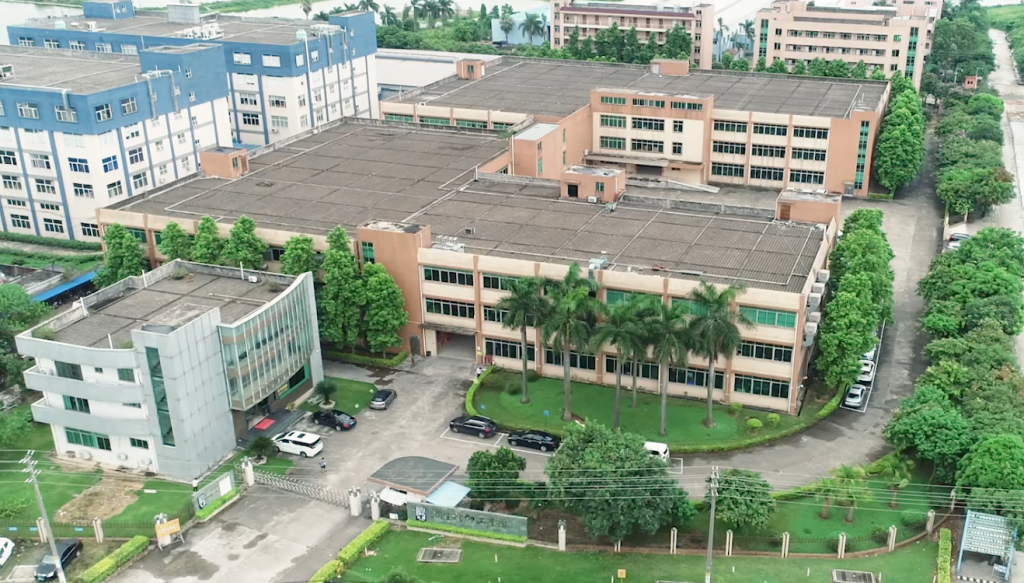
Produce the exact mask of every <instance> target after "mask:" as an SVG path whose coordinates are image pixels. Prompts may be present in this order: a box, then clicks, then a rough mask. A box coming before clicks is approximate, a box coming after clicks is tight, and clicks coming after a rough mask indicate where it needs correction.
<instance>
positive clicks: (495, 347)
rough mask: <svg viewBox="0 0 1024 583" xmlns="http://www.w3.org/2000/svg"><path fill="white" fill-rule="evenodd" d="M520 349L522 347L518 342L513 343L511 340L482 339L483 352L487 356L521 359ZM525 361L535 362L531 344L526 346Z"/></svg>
mask: <svg viewBox="0 0 1024 583" xmlns="http://www.w3.org/2000/svg"><path fill="white" fill-rule="evenodd" d="M522 348H523V345H522V344H520V343H519V342H513V341H511V340H498V339H495V338H484V352H485V353H486V354H487V355H488V356H497V357H500V358H515V359H517V360H518V359H522V357H523V355H522ZM526 360H528V361H531V362H532V361H534V360H536V354H535V351H534V348H533V344H527V345H526Z"/></svg>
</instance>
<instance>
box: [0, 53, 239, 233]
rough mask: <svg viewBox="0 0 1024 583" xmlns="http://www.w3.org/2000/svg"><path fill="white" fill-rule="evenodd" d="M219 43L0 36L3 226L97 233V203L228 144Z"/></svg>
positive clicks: (181, 173)
mask: <svg viewBox="0 0 1024 583" xmlns="http://www.w3.org/2000/svg"><path fill="white" fill-rule="evenodd" d="M221 53H222V47H220V46H218V45H215V44H210V43H202V42H198V41H193V42H192V43H190V44H187V45H182V46H155V45H154V46H153V47H152V48H146V49H143V50H140V51H138V54H137V55H124V54H121V55H114V54H97V53H94V52H93V53H88V52H80V51H72V50H69V49H56V48H54V49H51V50H46V49H42V48H22V47H8V46H4V47H0V228H2V230H4V231H10V232H14V233H25V234H32V235H41V236H47V237H56V238H62V239H75V240H87V241H97V240H99V235H100V231H99V228H98V227H97V221H96V209H97V208H99V207H104V206H107V205H109V204H111V203H114V202H117V201H121V200H124V199H125V198H127V197H131V196H137V195H139V194H141V193H144V192H146V191H148V190H150V189H152V188H155V187H157V186H160V185H162V184H166V183H168V182H171V181H174V180H176V179H178V178H183V177H185V176H188V175H190V174H194V173H195V172H197V171H198V169H199V152H200V151H202V150H204V149H207V148H210V147H215V146H230V145H231V125H230V118H229V113H228V83H227V74H226V71H225V67H224V64H223V61H222V59H220V55H221Z"/></svg>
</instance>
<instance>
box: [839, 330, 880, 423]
mask: <svg viewBox="0 0 1024 583" xmlns="http://www.w3.org/2000/svg"><path fill="white" fill-rule="evenodd" d="M883 330H884V328H879V329H878V330H875V340H876V341H875V345H874V346H872V347H871V350H868V351H867V352H865V353H864V354H862V355H861V356H860V374H858V375H857V383H856V384H854V385H853V386H851V387H850V388H849V389H847V390H846V396H845V397H844V398H843V406H844V407H849V408H850V409H860V408H861V407H863V406H864V404H865V400H866V399H867V398H868V394H869V393H870V392H871V388H870V387H871V383H873V382H874V381H875V373H876V372H877V369H878V351H879V349H880V348H881V343H882V331H883Z"/></svg>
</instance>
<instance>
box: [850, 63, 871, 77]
mask: <svg viewBox="0 0 1024 583" xmlns="http://www.w3.org/2000/svg"><path fill="white" fill-rule="evenodd" d="M850 77H852V78H854V79H867V78H868V65H867V63H865V62H864V59H861V60H859V61H857V64H856V65H854V67H853V69H851V70H850Z"/></svg>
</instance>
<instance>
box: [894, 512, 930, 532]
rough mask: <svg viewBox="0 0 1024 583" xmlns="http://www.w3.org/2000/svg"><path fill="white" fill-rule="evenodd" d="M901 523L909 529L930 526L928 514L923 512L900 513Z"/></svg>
mask: <svg viewBox="0 0 1024 583" xmlns="http://www.w3.org/2000/svg"><path fill="white" fill-rule="evenodd" d="M900 522H901V523H903V526H905V527H907V528H921V527H923V526H924V525H926V524H928V513H927V512H924V511H922V510H904V511H903V512H900Z"/></svg>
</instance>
